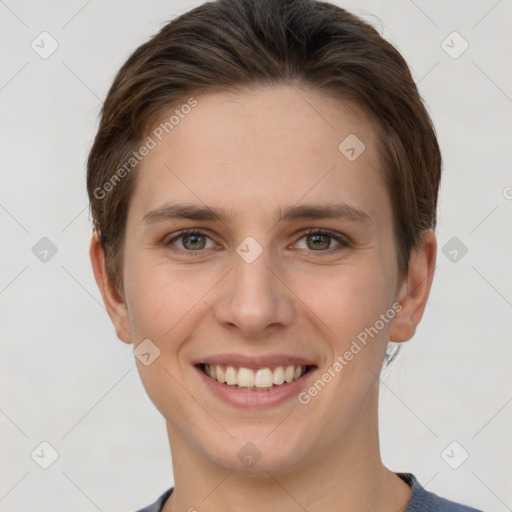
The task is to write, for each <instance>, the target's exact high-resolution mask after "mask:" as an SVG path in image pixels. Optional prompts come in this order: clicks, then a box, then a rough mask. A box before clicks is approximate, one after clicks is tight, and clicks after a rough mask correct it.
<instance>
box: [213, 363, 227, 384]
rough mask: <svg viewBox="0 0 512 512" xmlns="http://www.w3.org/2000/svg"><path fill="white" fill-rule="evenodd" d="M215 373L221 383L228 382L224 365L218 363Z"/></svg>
mask: <svg viewBox="0 0 512 512" xmlns="http://www.w3.org/2000/svg"><path fill="white" fill-rule="evenodd" d="M215 373H216V375H217V380H218V381H219V382H220V383H221V384H224V382H226V374H225V373H224V370H223V369H222V367H221V366H219V365H218V364H216V365H215Z"/></svg>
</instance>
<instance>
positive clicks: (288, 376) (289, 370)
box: [284, 365, 295, 382]
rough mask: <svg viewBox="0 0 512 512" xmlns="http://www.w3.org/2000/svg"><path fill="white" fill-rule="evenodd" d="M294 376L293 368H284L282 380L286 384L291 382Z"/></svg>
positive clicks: (291, 366)
mask: <svg viewBox="0 0 512 512" xmlns="http://www.w3.org/2000/svg"><path fill="white" fill-rule="evenodd" d="M294 375H295V366H293V365H290V366H287V367H286V370H285V372H284V380H285V381H286V382H291V381H292V380H293V376H294Z"/></svg>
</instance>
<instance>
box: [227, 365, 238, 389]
mask: <svg viewBox="0 0 512 512" xmlns="http://www.w3.org/2000/svg"><path fill="white" fill-rule="evenodd" d="M236 382H237V376H236V370H235V369H234V368H233V367H232V366H228V367H226V384H229V385H230V386H234V385H236Z"/></svg>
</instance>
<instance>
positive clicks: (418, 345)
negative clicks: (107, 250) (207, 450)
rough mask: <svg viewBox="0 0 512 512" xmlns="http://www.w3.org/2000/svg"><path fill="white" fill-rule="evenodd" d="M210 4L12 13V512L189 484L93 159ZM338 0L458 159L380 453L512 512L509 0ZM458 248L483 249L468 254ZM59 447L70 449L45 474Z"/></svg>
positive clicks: (3, 485)
mask: <svg viewBox="0 0 512 512" xmlns="http://www.w3.org/2000/svg"><path fill="white" fill-rule="evenodd" d="M199 3H200V2H191V1H190V0H187V1H174V2H170V1H167V2H165V1H160V2H159V1H149V2H143V1H142V0H140V1H134V0H132V1H121V0H115V1H109V2H105V1H103V2H101V1H99V0H92V1H88V2H87V1H84V0H73V1H67V2H64V1H57V0H53V1H48V2H28V1H16V0H6V1H0V24H1V25H0V26H1V30H0V34H1V36H0V37H1V39H2V45H1V62H2V65H1V69H0V101H1V109H2V111H1V112H2V114H1V117H0V123H1V128H2V137H1V144H2V147H1V155H2V158H1V166H0V169H1V189H0V222H1V232H2V237H1V247H0V258H1V260H0V268H1V274H0V307H1V328H2V339H1V345H0V347H1V362H2V370H1V395H0V429H1V439H2V441H1V446H2V447H1V450H2V451H1V462H0V471H1V473H0V475H1V476H0V510H1V511H12V512H14V511H24V512H27V511H50V510H51V511H64V510H73V511H74V512H80V511H83V512H89V511H95V510H100V511H114V510H119V511H126V512H130V511H134V510H136V509H137V508H139V507H142V506H144V505H147V504H149V503H150V502H153V501H154V500H155V499H156V497H157V496H158V495H159V494H160V493H161V492H163V491H164V490H165V489H167V488H168V487H169V486H170V485H172V483H173V480H172V468H171V462H170V453H169V447H168V442H167V436H166V432H165V426H164V421H163V418H162V417H161V416H160V415H159V413H158V412H157V411H156V409H155V408H154V406H153V405H152V403H151V402H150V401H149V399H148V398H147V396H146V395H145V392H144V390H143V388H142V385H141V383H140V380H139V377H138V374H137V371H136V368H135V363H134V358H133V354H132V347H131V346H128V345H125V344H123V343H122V342H121V341H119V340H118V339H117V338H116V335H115V331H114V329H113V327H112V325H111V323H110V320H109V318H108V316H107V314H106V312H105V310H104V307H103V303H102V300H101V296H100V293H99V291H98V289H97V287H96V284H95V282H94V278H93V274H92V270H91V265H90V261H89V255H88V247H89V240H90V234H91V224H90V219H89V215H88V200H87V195H86V189H85V159H86V155H87V152H88V149H89V147H90V145H91V143H92V140H93V137H94V134H95V129H96V122H97V115H98V113H99V108H100V105H101V101H102V100H103V99H104V97H105V94H106V92H107V89H108V87H109V86H110V83H111V81H112V79H113V77H114V74H115V73H116V72H117V70H118V69H119V67H120V66H121V65H122V63H123V62H124V61H125V59H126V58H127V57H128V55H129V54H130V53H131V52H132V51H133V50H134V49H135V48H136V47H137V46H138V45H139V44H140V43H142V42H143V41H145V40H146V39H147V38H148V37H149V36H150V35H152V34H154V33H155V32H156V31H157V30H158V29H159V28H160V27H161V26H162V25H163V24H164V23H165V22H166V21H168V20H170V19H171V18H173V17H175V16H177V15H178V14H181V13H183V12H184V11H186V10H188V9H189V8H191V7H193V6H195V5H198V4H199ZM338 3H339V4H340V5H342V6H345V7H347V8H348V9H349V10H352V11H353V12H355V13H356V14H359V15H361V16H362V17H363V18H365V19H367V20H368V21H370V22H371V23H372V24H374V25H375V26H376V27H378V29H379V30H380V31H381V33H382V34H383V35H384V37H386V38H388V39H389V40H390V41H391V42H393V43H394V44H395V45H396V46H397V47H398V48H399V50H400V51H401V52H402V54H403V55H404V57H405V58H406V60H407V61H408V62H409V64H410V67H411V69H412V72H413V75H414V77H415V79H416V80H417V81H418V82H419V88H420V91H421V93H422V95H423V97H424V99H425V102H426V104H427V106H428V108H429V111H430V113H431V115H432V118H433V120H434V123H435V125H436V128H437V131H438V135H439V141H440V144H441V147H442V151H443V156H444V176H443V180H442V187H441V195H440V205H439V226H438V230H437V234H438V241H439V253H438V266H437V270H436V276H435V279H434V285H433V290H432V294H431V298H430V302H429V305H428V307H427V310H426V313H425V316H424V318H423V321H422V323H421V325H420V327H419V329H418V331H417V334H416V336H415V338H414V339H413V340H412V341H410V342H408V343H406V344H405V345H404V346H403V349H402V354H401V355H400V356H399V359H398V360H397V361H396V362H395V363H394V364H393V365H392V367H391V368H390V369H389V370H388V371H386V372H385V373H384V374H383V376H382V381H383V383H382V386H381V387H382V399H381V406H380V420H381V444H382V454H383V459H384V461H385V463H386V464H387V465H388V467H390V468H391V469H393V470H395V471H407V472H412V473H414V474H415V475H416V476H417V477H418V479H419V480H420V482H422V483H423V484H424V485H426V487H427V489H429V490H432V491H434V492H436V493H439V494H441V495H443V496H445V497H449V498H451V499H453V500H456V501H462V502H465V503H468V504H471V505H473V506H475V507H478V508H481V509H484V510H485V511H496V512H497V511H504V510H512V508H511V507H512V469H511V460H512V436H511V435H510V432H511V431H512V429H511V424H512V377H511V371H510V367H511V361H512V340H511V339H510V338H511V336H510V332H511V328H510V326H511V319H512V286H511V283H512V271H511V264H510V262H511V254H512V229H511V227H512V224H511V219H512V172H511V154H510V148H511V141H512V117H511V112H512V83H511V82H512V72H511V67H510V62H512V41H511V38H510V30H511V26H512V23H511V22H512V2H511V1H510V0H501V1H496V0H481V1H467V0H460V1H451V2H445V1H441V0H438V1H426V0H415V1H414V2H413V1H412V0H393V1H386V2H382V1H381V2H379V1H377V0H373V1H370V0H365V1H355V0H353V1H343V2H338ZM43 31H47V32H48V33H49V34H51V36H52V38H54V39H55V40H56V41H57V43H58V45H59V46H58V48H57V50H56V51H55V52H54V53H53V54H52V55H51V56H49V57H48V58H47V59H43V58H41V57H40V56H39V54H38V53H36V52H35V51H34V50H33V49H32V47H31V43H32V41H35V44H38V45H39V47H42V46H43V43H41V37H42V36H39V35H40V34H41V32H43ZM454 31H457V32H458V33H459V34H460V36H461V37H462V38H463V40H462V39H461V38H459V36H457V35H453V34H452V33H453V32H454ZM464 40H465V41H467V43H468V44H469V47H468V49H467V50H466V51H465V52H464V53H462V54H461V55H458V56H457V58H453V56H454V55H455V54H458V53H459V52H460V51H461V50H462V49H463V48H464ZM443 41H445V43H442V42H443ZM50 43H51V41H50V40H49V39H46V40H45V43H44V48H46V50H48V49H49V48H50V46H49V45H50ZM40 50H41V51H42V48H41V49H40ZM447 51H448V52H451V54H452V55H451V56H450V55H449V54H448V53H447ZM43 237H47V238H49V239H50V240H51V241H52V243H53V244H55V246H56V248H57V253H56V254H55V255H54V256H53V257H51V258H49V257H48V261H47V262H46V263H43V262H41V261H40V260H39V259H38V258H37V257H36V255H34V254H33V252H32V248H33V247H34V246H35V245H36V244H37V243H38V241H39V240H40V239H41V238H43ZM452 237H457V239H458V240H459V242H462V243H463V244H464V245H465V246H466V247H467V249H468V251H467V253H466V254H465V255H462V252H461V251H460V249H456V250H457V251H458V252H457V253H456V256H457V259H456V261H451V259H453V258H454V257H455V253H453V252H452V254H451V255H450V254H449V252H450V251H453V247H451V246H448V248H447V249H446V252H447V253H448V256H450V258H451V259H450V258H449V257H448V256H447V255H445V254H444V253H443V251H442V249H443V247H444V246H445V244H447V243H448V242H449V240H450V239H452ZM459 242H456V243H459ZM452 243H453V242H452ZM43 441H46V442H48V443H50V445H51V446H53V447H54V449H55V450H56V451H57V452H58V455H59V457H58V459H57V460H56V461H55V462H54V463H53V464H52V465H51V466H50V467H49V468H48V469H42V468H41V467H40V466H39V465H38V464H37V463H36V460H37V461H38V462H40V463H41V461H43V459H44V458H45V457H46V458H48V457H49V453H50V451H49V449H48V448H44V446H43V447H42V448H41V447H40V446H39V445H40V443H41V442H43ZM453 441H456V442H457V443H458V444H457V445H452V446H451V447H450V448H449V449H448V450H447V451H446V452H444V453H445V456H444V459H443V457H442V453H443V450H445V448H446V447H447V446H448V445H450V443H452V442H453ZM35 449H36V454H39V458H38V457H37V455H34V459H33V458H31V453H32V452H33V451H34V450H35ZM452 449H453V450H452ZM41 450H43V451H41ZM45 450H46V451H45ZM462 450H465V451H467V452H468V453H469V458H468V459H467V460H466V461H465V462H464V463H463V464H462V465H461V466H460V467H459V468H458V469H452V468H451V467H450V466H449V465H448V464H447V462H446V460H448V461H449V462H450V463H451V464H452V465H456V464H457V462H460V460H462V459H461V457H462V456H463V454H464V452H463V451H462ZM43 453H44V456H43ZM47 460H48V459H47ZM43 462H44V461H43Z"/></svg>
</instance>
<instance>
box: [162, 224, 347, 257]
mask: <svg viewBox="0 0 512 512" xmlns="http://www.w3.org/2000/svg"><path fill="white" fill-rule="evenodd" d="M185 235H201V236H206V237H207V238H210V239H211V237H210V236H209V235H208V234H207V233H205V232H203V231H200V230H198V229H184V230H183V231H180V232H179V233H178V234H177V235H176V236H174V237H173V238H171V239H170V240H168V241H167V242H165V243H164V245H166V246H169V247H172V244H173V242H175V241H176V240H179V239H180V238H182V237H183V236H185ZM308 235H323V236H328V237H329V238H332V239H334V240H335V241H336V242H338V244H339V245H337V246H336V247H333V248H332V249H326V250H325V251H314V250H309V251H308V252H310V253H313V254H314V253H319V254H315V256H322V255H330V254H334V253H335V252H338V251H340V250H343V249H346V248H347V247H351V242H350V240H349V238H348V237H347V236H346V235H343V234H341V233H334V232H332V231H329V230H326V229H321V228H309V229H306V230H304V231H302V232H301V233H300V238H299V239H298V240H301V239H302V238H304V237H305V236H308ZM171 250H172V251H174V252H175V253H177V254H181V255H184V256H194V255H196V254H197V255H198V256H199V255H201V254H202V252H203V251H206V250H208V249H198V250H196V251H193V250H184V249H179V248H177V247H172V249H171Z"/></svg>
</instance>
